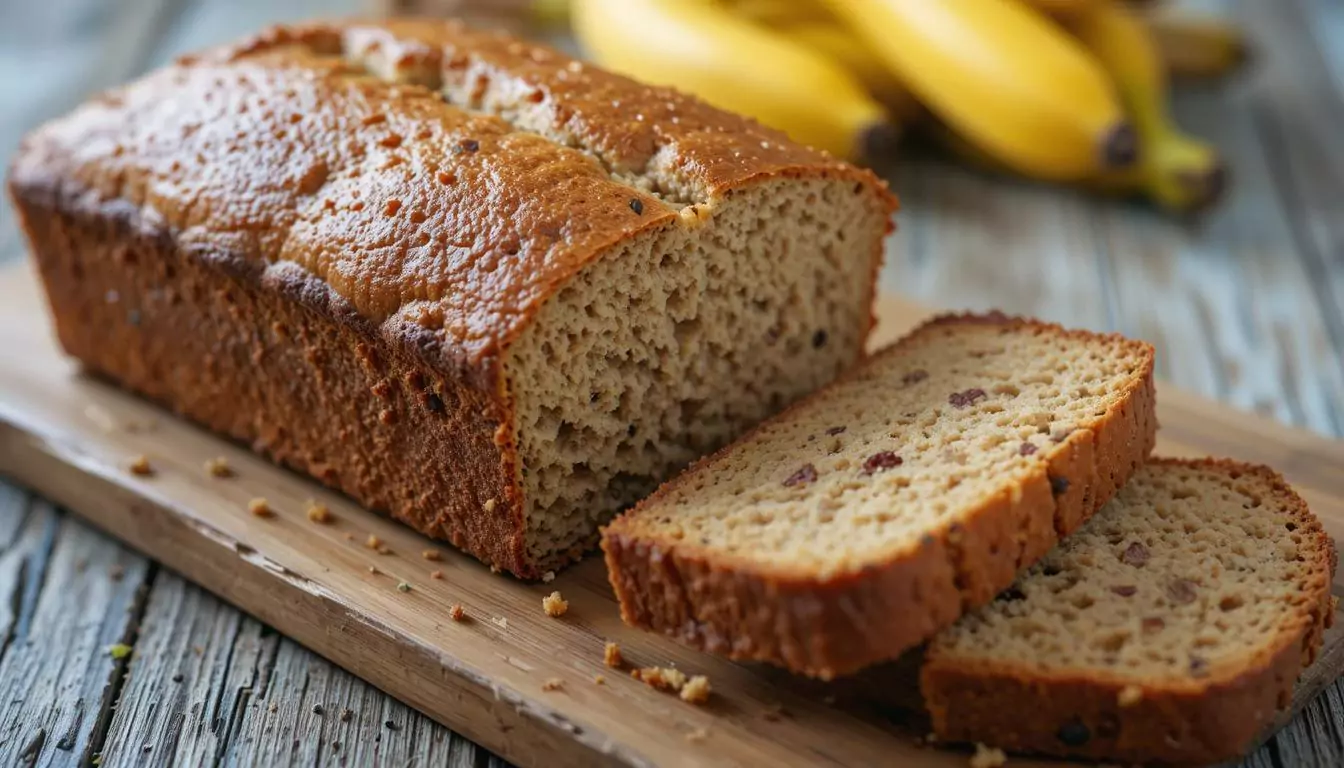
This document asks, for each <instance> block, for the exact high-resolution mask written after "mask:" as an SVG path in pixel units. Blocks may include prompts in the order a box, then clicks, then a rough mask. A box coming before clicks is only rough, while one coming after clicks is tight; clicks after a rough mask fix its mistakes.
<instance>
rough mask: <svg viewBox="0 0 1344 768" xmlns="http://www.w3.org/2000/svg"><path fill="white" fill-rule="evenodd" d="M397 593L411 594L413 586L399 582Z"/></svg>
mask: <svg viewBox="0 0 1344 768" xmlns="http://www.w3.org/2000/svg"><path fill="white" fill-rule="evenodd" d="M397 591H398V592H410V591H411V585H410V584H409V583H407V582H405V581H399V582H397Z"/></svg>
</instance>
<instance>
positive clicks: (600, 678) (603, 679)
mask: <svg viewBox="0 0 1344 768" xmlns="http://www.w3.org/2000/svg"><path fill="white" fill-rule="evenodd" d="M606 684H607V676H606V675H595V676H594V677H593V685H606Z"/></svg>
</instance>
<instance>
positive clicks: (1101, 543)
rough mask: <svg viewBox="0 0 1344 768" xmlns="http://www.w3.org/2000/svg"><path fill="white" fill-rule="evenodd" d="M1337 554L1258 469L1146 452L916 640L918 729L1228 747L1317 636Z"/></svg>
mask: <svg viewBox="0 0 1344 768" xmlns="http://www.w3.org/2000/svg"><path fill="white" fill-rule="evenodd" d="M1335 560H1336V556H1335V549H1334V546H1333V545H1332V544H1331V542H1330V537H1329V535H1327V534H1326V532H1325V530H1324V529H1323V528H1322V527H1321V524H1320V522H1319V521H1317V519H1316V518H1315V517H1314V516H1313V515H1312V514H1311V512H1310V511H1309V510H1308V509H1307V505H1306V503H1304V502H1303V501H1302V499H1301V498H1299V497H1298V495H1297V494H1295V493H1293V491H1292V489H1291V488H1289V487H1288V485H1287V484H1286V483H1284V481H1283V478H1281V477H1279V476H1278V475H1277V474H1276V473H1274V472H1273V471H1272V470H1269V469H1266V468H1264V467H1257V466H1247V465H1244V464H1237V463H1234V462H1230V461H1213V460H1203V461H1181V460H1174V459H1157V460H1154V461H1152V462H1150V463H1148V464H1147V465H1145V466H1144V467H1143V468H1142V469H1140V470H1139V471H1138V472H1137V473H1136V474H1135V475H1134V479H1132V480H1130V481H1129V483H1128V484H1127V485H1125V487H1124V488H1122V489H1120V493H1119V494H1118V495H1117V496H1116V497H1115V499H1114V500H1113V501H1111V503H1110V504H1108V505H1107V506H1106V507H1104V508H1103V509H1102V510H1101V511H1100V512H1098V513H1097V515H1096V517H1094V518H1092V519H1091V520H1090V521H1088V522H1087V524H1086V525H1084V526H1083V527H1082V528H1081V529H1080V530H1079V531H1078V532H1077V533H1075V534H1073V535H1072V536H1070V537H1069V538H1068V539H1065V540H1064V541H1063V542H1062V543H1061V544H1060V545H1059V546H1058V547H1057V548H1056V549H1055V550H1054V551H1053V552H1051V553H1050V554H1049V555H1047V556H1046V557H1045V558H1044V559H1043V560H1041V562H1040V563H1038V564H1037V565H1036V566H1035V567H1033V568H1032V569H1031V570H1029V571H1028V572H1027V573H1025V574H1023V575H1022V576H1021V577H1020V578H1019V579H1018V581H1017V583H1016V584H1014V586H1013V587H1012V588H1011V589H1009V590H1008V591H1007V592H1005V593H1004V594H1003V595H1001V596H1000V597H999V598H998V599H997V600H995V601H994V602H993V603H991V604H990V605H988V606H986V607H985V608H983V609H981V610H979V611H977V612H975V613H972V614H971V615H969V616H967V617H965V618H964V619H962V620H961V621H959V622H958V623H957V624H956V625H955V626H954V627H953V628H952V629H949V630H947V631H946V632H944V633H942V634H940V635H939V636H938V637H937V638H936V639H935V640H934V641H933V642H932V643H931V644H930V647H929V649H928V652H927V654H926V656H925V663H924V668H923V673H922V680H921V688H922V689H923V692H924V696H925V698H926V702H927V705H928V708H929V711H930V714H931V715H932V717H933V724H934V728H935V730H936V732H937V734H938V736H939V737H940V738H942V739H949V740H956V741H962V740H965V741H979V742H985V743H988V744H993V745H995V746H998V747H1003V748H1005V749H1011V750H1018V751H1030V752H1044V753H1049V754H1053V755H1069V756H1075V757H1087V758H1092V759H1098V760H1106V761H1110V762H1121V763H1125V764H1132V763H1145V764H1147V763H1152V762H1162V763H1176V764H1183V765H1184V764H1201V765H1202V764H1208V763H1213V762H1217V761H1220V760H1228V759H1231V758H1234V757H1237V756H1238V755H1241V754H1243V753H1245V752H1246V751H1247V750H1248V749H1250V747H1251V746H1252V745H1253V744H1254V743H1255V740H1256V738H1257V737H1260V736H1262V735H1263V734H1264V730H1265V728H1266V727H1267V726H1268V725H1269V724H1270V723H1271V722H1272V721H1273V718H1274V716H1275V714H1276V713H1277V712H1278V710H1280V709H1282V708H1284V707H1286V706H1287V705H1288V703H1289V702H1290V701H1291V700H1292V694H1293V683H1294V681H1296V680H1297V677H1298V674H1299V673H1300V672H1301V671H1302V668H1303V667H1305V666H1306V665H1308V664H1310V663H1311V661H1312V659H1313V658H1315V655H1316V652H1317V650H1318V649H1319V648H1320V646H1321V638H1322V635H1323V633H1324V632H1325V628H1326V627H1328V626H1330V623H1331V621H1332V619H1333V617H1334V613H1335V610H1334V598H1333V597H1331V595H1330V583H1331V579H1332V576H1333V573H1334V569H1335Z"/></svg>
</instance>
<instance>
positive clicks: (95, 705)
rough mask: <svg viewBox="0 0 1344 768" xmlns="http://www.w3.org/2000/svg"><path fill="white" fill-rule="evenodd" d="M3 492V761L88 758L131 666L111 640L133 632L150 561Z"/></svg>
mask: <svg viewBox="0 0 1344 768" xmlns="http://www.w3.org/2000/svg"><path fill="white" fill-rule="evenodd" d="M3 496H4V498H3V500H0V520H4V521H5V522H4V523H3V524H0V530H5V531H13V532H14V535H13V536H12V537H11V539H10V541H9V544H8V545H7V546H6V547H5V548H4V551H3V553H0V595H3V597H4V598H5V605H6V606H7V607H8V606H13V607H12V608H10V609H9V610H8V611H7V612H6V613H4V614H0V631H3V637H4V638H5V643H4V647H3V656H0V765H76V764H87V762H88V760H89V759H90V757H91V756H92V754H93V752H94V750H95V749H96V748H97V744H98V741H99V739H100V738H101V734H102V731H103V726H104V725H105V723H106V717H107V714H108V712H109V708H110V707H111V706H112V705H113V701H114V698H115V694H116V690H117V688H118V684H119V680H120V677H121V675H122V674H123V673H124V671H125V668H126V660H124V659H123V660H116V659H114V658H112V656H111V655H110V654H109V652H108V649H109V647H110V646H111V645H113V644H114V643H131V642H133V641H134V637H135V631H136V621H137V620H138V618H139V612H140V608H141V605H142V600H141V598H142V595H143V589H144V587H145V585H146V581H147V579H148V578H149V575H150V571H151V569H150V566H149V564H148V562H147V561H146V560H145V559H144V558H142V557H140V556H138V555H136V554H134V553H131V552H129V551H128V550H126V549H125V548H124V547H122V546H121V545H119V544H117V543H116V542H115V541H112V540H111V539H108V538H107V537H105V536H103V535H101V534H99V533H97V532H95V531H93V530H92V529H90V528H88V527H87V526H86V525H84V524H83V523H81V522H79V521H78V520H75V519H73V518H70V517H68V516H65V515H61V514H59V513H57V512H56V510H54V509H53V508H52V507H51V506H50V505H48V504H47V503H46V502H42V501H35V500H33V501H30V500H29V499H28V498H27V497H26V495H23V494H17V493H14V492H13V491H12V489H6V490H5V491H4V493H3ZM15 517H18V518H20V519H21V520H22V523H21V524H20V525H18V526H15V525H14V523H13V520H14V518H15Z"/></svg>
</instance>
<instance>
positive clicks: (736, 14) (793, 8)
mask: <svg viewBox="0 0 1344 768" xmlns="http://www.w3.org/2000/svg"><path fill="white" fill-rule="evenodd" d="M544 5H545V7H547V8H548V11H547V14H548V16H549V17H550V18H556V17H557V13H556V7H557V5H563V2H562V0H545V2H544ZM1138 5H1139V4H1135V5H1134V6H1131V5H1129V4H1127V3H1125V2H1124V1H1123V0H958V1H957V2H944V1H942V0H938V1H934V0H568V16H569V22H570V25H571V27H572V29H573V31H574V33H575V35H576V36H577V38H578V39H579V41H580V42H581V43H582V44H583V46H584V48H585V49H586V50H587V51H588V53H589V54H590V55H591V56H592V57H593V58H595V59H596V60H597V61H598V62H600V63H602V64H603V65H604V66H607V67H608V68H611V69H615V70H617V71H621V72H625V73H626V74H629V75H631V76H633V77H636V78H638V79H641V80H644V81H647V82H651V83H655V84H662V85H671V86H674V87H677V88H679V89H681V90H685V91H688V92H691V93H694V94H696V95H698V96H700V97H701V98H703V99H705V100H706V101H708V102H710V103H712V104H715V105H717V106H720V107H723V108H725V109H729V110H733V111H736V112H740V113H743V114H746V115H749V116H751V117H754V118H756V119H757V120H759V121H760V122H762V123H764V124H766V125H770V126H773V127H775V128H779V129H781V130H783V131H785V132H787V133H789V134H790V135H791V136H792V137H793V138H794V139H796V140H798V141H801V142H804V143H807V144H811V145H813V146H816V147H819V148H822V149H825V150H827V151H829V152H831V153H833V154H836V155H839V156H842V157H847V158H851V159H858V160H863V159H868V160H873V159H875V158H874V157H873V153H874V152H875V148H876V147H880V146H886V145H887V142H889V140H890V137H891V136H893V135H896V134H897V132H899V131H901V130H903V129H914V130H917V131H920V132H923V133H925V134H927V135H930V136H933V137H935V138H936V139H937V140H938V141H939V142H940V143H942V144H943V145H944V146H945V147H946V148H947V149H948V150H949V151H951V152H953V153H954V154H956V155H958V156H961V157H964V158H965V159H967V160H968V161H971V162H973V163H975V164H977V165H980V166H982V167H989V168H994V169H998V170H1003V171H1009V172H1014V173H1017V174H1021V175H1025V176H1028V177H1031V178H1035V179H1040V180H1045V181H1052V182H1061V183H1066V184H1070V185H1076V186H1079V187H1082V188H1087V189H1093V190H1099V191H1104V192H1110V193H1116V194H1125V195H1133V194H1142V195H1145V196H1147V197H1149V198H1150V199H1151V200H1152V201H1153V202H1154V203H1156V204H1157V205H1160V206H1162V207H1164V208H1167V209H1169V210H1173V211H1191V210H1197V209H1201V208H1204V207H1206V206H1208V205H1210V204H1211V203H1212V202H1213V201H1214V200H1215V199H1216V198H1217V196H1218V195H1219V193H1220V192H1221V190H1222V187H1223V181H1224V177H1225V174H1224V171H1223V167H1222V163H1221V161H1220V159H1219V157H1218V153H1217V152H1216V151H1215V150H1214V149H1213V148H1212V147H1211V146H1209V145H1208V144H1207V143H1205V142H1202V141H1200V140H1198V139H1196V138H1193V137H1191V136H1188V135H1186V134H1184V133H1182V132H1181V131H1180V130H1179V129H1177V128H1176V127H1175V126H1174V125H1173V124H1172V122H1171V120H1170V118H1169V116H1168V115H1167V112H1166V90H1167V80H1168V78H1169V76H1181V77H1214V76H1219V75H1222V74H1225V73H1227V72H1230V71H1232V70H1233V69H1235V68H1236V67H1237V66H1238V65H1239V64H1240V63H1241V62H1242V61H1243V60H1244V59H1245V52H1246V47H1245V44H1244V42H1243V41H1242V38H1241V36H1240V35H1239V34H1238V33H1237V31H1236V30H1235V29H1232V28H1230V27H1227V26H1223V25H1220V24H1218V23H1216V22H1211V21H1200V20H1193V19H1188V18H1181V17H1177V16H1172V15H1170V14H1164V13H1162V12H1161V11H1154V10H1152V9H1150V8H1147V7H1145V8H1139V7H1137V6H1138ZM1142 5H1144V6H1151V5H1153V4H1152V3H1144V4H1142Z"/></svg>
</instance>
